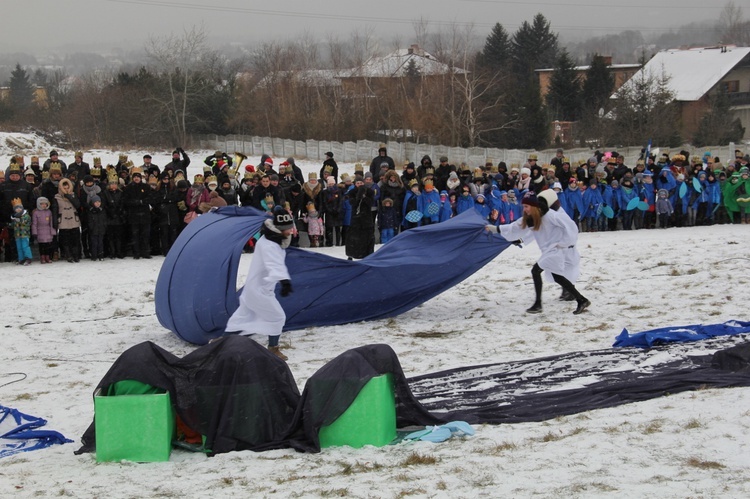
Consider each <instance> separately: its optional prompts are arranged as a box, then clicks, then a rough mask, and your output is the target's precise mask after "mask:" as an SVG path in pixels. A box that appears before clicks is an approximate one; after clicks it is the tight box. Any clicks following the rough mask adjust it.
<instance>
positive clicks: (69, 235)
mask: <svg viewBox="0 0 750 499" xmlns="http://www.w3.org/2000/svg"><path fill="white" fill-rule="evenodd" d="M80 207H81V202H80V201H79V199H78V198H77V197H76V195H75V194H74V193H73V183H72V182H71V181H70V179H68V178H63V179H61V180H60V182H59V184H58V192H57V194H56V195H55V201H54V204H53V205H52V213H53V216H52V220H53V222H54V223H55V227H56V228H57V236H58V240H59V243H60V253H61V258H65V259H66V260H67V261H68V262H71V263H72V262H78V261H80V259H81V219H80V217H79V214H78V213H79V209H80Z"/></svg>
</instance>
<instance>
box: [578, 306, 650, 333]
mask: <svg viewBox="0 0 750 499" xmlns="http://www.w3.org/2000/svg"><path fill="white" fill-rule="evenodd" d="M636 306H637V305H633V307H636ZM644 308H645V307H644ZM631 310H633V308H632V307H631ZM609 329H612V325H611V324H608V323H606V322H600V323H599V324H598V325H596V326H589V327H588V330H589V331H608V330H609Z"/></svg>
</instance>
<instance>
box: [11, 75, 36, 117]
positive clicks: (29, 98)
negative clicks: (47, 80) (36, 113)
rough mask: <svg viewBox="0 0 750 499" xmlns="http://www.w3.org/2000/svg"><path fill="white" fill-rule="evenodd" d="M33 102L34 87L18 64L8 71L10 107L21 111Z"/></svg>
mask: <svg viewBox="0 0 750 499" xmlns="http://www.w3.org/2000/svg"><path fill="white" fill-rule="evenodd" d="M33 104H34V87H32V86H31V83H30V82H29V75H28V74H27V73H26V70H25V69H23V68H22V67H21V65H20V64H16V68H15V69H14V70H13V71H12V72H11V73H10V107H11V108H12V109H13V110H14V111H15V112H23V111H26V110H28V109H29V108H31V106H32V105H33Z"/></svg>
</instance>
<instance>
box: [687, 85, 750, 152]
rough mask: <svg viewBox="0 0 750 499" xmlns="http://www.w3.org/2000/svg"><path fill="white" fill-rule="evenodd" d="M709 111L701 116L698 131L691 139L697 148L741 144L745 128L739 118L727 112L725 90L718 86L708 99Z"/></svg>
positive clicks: (727, 101)
mask: <svg viewBox="0 0 750 499" xmlns="http://www.w3.org/2000/svg"><path fill="white" fill-rule="evenodd" d="M710 102H711V109H710V110H709V111H708V112H707V113H706V114H704V115H703V117H702V118H701V121H700V124H699V125H698V130H697V131H696V132H695V136H694V137H693V143H694V144H695V145H696V146H697V147H703V146H709V145H724V144H729V143H730V142H741V141H742V137H744V135H745V127H743V126H742V122H741V121H740V119H739V118H737V117H735V116H733V115H732V114H731V112H730V111H729V96H728V95H727V91H726V88H725V87H723V86H719V88H718V89H717V91H716V92H715V93H714V94H713V95H712V96H711V97H710Z"/></svg>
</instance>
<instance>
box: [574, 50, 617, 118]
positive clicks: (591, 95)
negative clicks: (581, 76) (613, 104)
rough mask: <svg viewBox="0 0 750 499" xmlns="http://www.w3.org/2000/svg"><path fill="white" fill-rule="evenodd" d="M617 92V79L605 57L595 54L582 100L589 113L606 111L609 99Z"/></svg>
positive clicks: (584, 86) (582, 93) (584, 84)
mask: <svg viewBox="0 0 750 499" xmlns="http://www.w3.org/2000/svg"><path fill="white" fill-rule="evenodd" d="M614 90H615V77H614V75H613V74H612V73H611V72H610V70H609V67H607V63H606V61H605V60H604V57H602V56H600V55H599V54H594V57H593V58H592V59H591V64H590V65H589V69H588V70H587V71H586V79H585V80H584V82H583V89H582V92H581V99H582V100H583V102H584V103H585V106H586V111H587V112H588V113H592V112H593V113H598V112H599V110H600V109H604V110H605V111H606V110H607V108H608V107H609V98H610V97H611V95H612V93H613V92H614Z"/></svg>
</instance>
